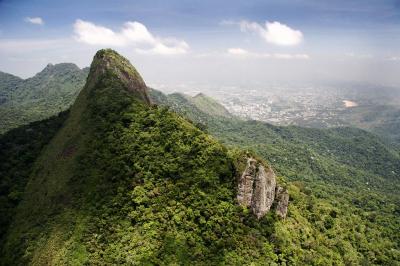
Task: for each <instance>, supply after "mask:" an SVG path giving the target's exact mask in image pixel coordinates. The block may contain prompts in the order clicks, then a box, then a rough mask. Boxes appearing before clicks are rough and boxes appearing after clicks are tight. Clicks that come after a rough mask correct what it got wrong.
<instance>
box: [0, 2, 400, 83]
mask: <svg viewBox="0 0 400 266" xmlns="http://www.w3.org/2000/svg"><path fill="white" fill-rule="evenodd" d="M104 47H111V48H114V49H116V50H118V51H119V52H121V53H122V54H123V55H125V56H126V57H128V58H129V59H130V60H131V61H132V63H133V64H134V65H135V66H136V67H137V68H138V69H139V71H140V72H141V73H142V75H143V76H144V78H145V79H146V80H147V83H150V84H154V85H155V86H157V85H160V86H161V85H165V84H166V85H167V86H175V85H179V84H206V83H211V84H221V85H232V84H237V83H249V82H252V83H261V84H262V83H268V82H304V83H306V82H310V81H312V80H315V79H319V80H343V81H357V82H370V83H378V84H381V83H384V84H388V85H396V86H397V85H399V84H400V78H398V77H397V76H400V75H397V73H399V70H400V1H394V0H375V1H372V0H362V1H361V0H357V1H351V0H347V1H345V0H338V1H322V0H291V1H288V0H276V1H259V0H247V1H216V0H214V1H209V0H203V1H177V0H174V1H149V0H148V1H126V0H125V1H83V0H81V1H71V0H70V1H64V0H61V1H48V0H46V1H45V0H36V1H34V0H33V1H32V0H31V1H23V0H14V1H8V0H0V70H1V71H4V72H9V73H13V74H16V75H19V76H22V77H29V76H32V75H33V74H35V73H36V72H38V71H40V70H41V69H42V68H43V67H44V66H45V65H46V64H47V63H59V62H74V63H76V64H78V65H79V66H80V67H84V66H87V65H89V64H90V61H91V58H92V57H93V54H94V53H95V51H96V50H97V49H100V48H104Z"/></svg>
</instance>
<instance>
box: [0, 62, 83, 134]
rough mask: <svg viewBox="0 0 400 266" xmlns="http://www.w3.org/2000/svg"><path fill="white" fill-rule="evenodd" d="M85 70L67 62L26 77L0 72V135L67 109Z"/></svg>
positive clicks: (78, 87)
mask: <svg viewBox="0 0 400 266" xmlns="http://www.w3.org/2000/svg"><path fill="white" fill-rule="evenodd" d="M87 73H88V69H80V68H78V67H77V66H76V65H74V64H70V63H61V64H56V65H52V64H49V65H47V66H46V68H44V69H43V70H42V71H41V72H39V73H38V74H36V75H35V76H34V77H32V78H28V79H25V80H23V79H20V78H18V77H15V76H12V75H10V74H6V73H2V72H0V117H1V119H0V134H1V133H4V132H6V131H7V130H9V129H11V128H15V127H17V126H20V125H24V124H28V123H30V122H33V121H37V120H42V119H45V118H48V117H50V116H53V115H56V114H58V113H59V112H60V111H64V110H66V109H67V108H69V106H70V105H71V104H72V103H73V101H74V100H75V98H76V96H77V95H78V93H79V91H80V90H81V88H82V87H83V85H84V84H85V81H86V77H87Z"/></svg>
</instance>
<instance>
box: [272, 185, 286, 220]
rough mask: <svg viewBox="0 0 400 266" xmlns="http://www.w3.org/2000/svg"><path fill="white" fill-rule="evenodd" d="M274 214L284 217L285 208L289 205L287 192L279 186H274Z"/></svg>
mask: <svg viewBox="0 0 400 266" xmlns="http://www.w3.org/2000/svg"><path fill="white" fill-rule="evenodd" d="M275 194H276V199H275V200H276V201H277V205H276V210H275V211H276V214H277V215H278V216H279V217H281V218H283V219H284V218H286V215H287V209H288V205H289V192H288V191H287V190H286V189H285V188H283V187H280V186H277V187H276V193H275Z"/></svg>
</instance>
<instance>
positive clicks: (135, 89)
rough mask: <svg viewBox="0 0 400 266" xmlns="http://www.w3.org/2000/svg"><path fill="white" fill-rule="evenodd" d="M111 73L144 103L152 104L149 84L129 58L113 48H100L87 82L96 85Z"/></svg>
mask: <svg viewBox="0 0 400 266" xmlns="http://www.w3.org/2000/svg"><path fill="white" fill-rule="evenodd" d="M110 74H111V75H114V76H115V78H116V79H117V80H118V82H121V83H122V85H123V86H122V87H123V88H124V89H125V90H127V91H129V92H130V93H132V94H134V95H135V96H136V97H137V98H138V99H139V100H141V101H143V102H144V103H146V104H150V99H149V96H148V93H147V91H148V89H147V86H146V84H145V82H144V81H143V79H142V77H141V76H140V74H139V72H138V71H137V70H136V69H135V68H134V67H133V66H132V65H131V63H130V62H129V61H128V59H126V58H125V57H123V56H121V55H120V54H118V53H117V52H115V51H114V50H111V49H102V50H99V51H98V52H97V53H96V55H95V56H94V58H93V62H92V64H91V66H90V73H89V76H88V80H87V84H88V85H89V86H90V85H95V84H96V83H97V82H98V81H99V79H101V78H102V77H104V76H106V75H110Z"/></svg>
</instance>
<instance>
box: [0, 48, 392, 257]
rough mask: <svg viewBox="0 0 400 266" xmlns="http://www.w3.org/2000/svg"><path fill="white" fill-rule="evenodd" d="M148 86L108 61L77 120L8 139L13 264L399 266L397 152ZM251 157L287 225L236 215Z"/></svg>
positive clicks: (372, 141)
mask: <svg viewBox="0 0 400 266" xmlns="http://www.w3.org/2000/svg"><path fill="white" fill-rule="evenodd" d="M106 62H107V64H105V63H106ZM104 66H107V67H104ZM126 77H128V78H126ZM10 78H11V79H12V77H10ZM130 80H135V82H134V84H136V86H134V87H130V85H129V84H131V83H130V82H129V81H130ZM128 83H129V84H128ZM142 85H143V84H142V81H141V78H140V75H139V74H138V73H137V71H136V70H135V69H134V68H133V67H132V66H131V65H130V64H129V62H128V61H127V60H126V59H124V58H123V57H121V56H119V55H118V54H116V53H115V52H113V51H111V50H101V51H99V52H98V53H97V54H96V56H95V58H94V61H93V63H92V67H91V70H90V74H89V78H88V80H87V83H86V85H85V88H84V89H83V90H82V91H81V92H80V94H79V96H78V97H77V100H76V101H75V103H74V105H73V106H72V108H71V109H70V111H69V112H66V113H62V114H60V115H59V116H56V117H52V118H50V119H48V120H44V121H40V122H36V123H34V124H30V125H28V126H25V127H21V128H18V129H15V130H12V131H10V132H9V133H7V134H5V135H2V136H1V137H0V144H1V147H2V151H1V153H0V156H1V157H0V158H1V159H2V160H1V161H0V169H1V173H2V175H1V177H0V178H1V183H0V184H1V190H0V192H1V195H0V199H1V203H2V208H1V209H0V211H1V213H0V215H1V217H2V220H1V223H2V225H4V227H2V231H1V234H2V239H1V245H0V250H1V253H0V255H1V257H0V258H1V259H0V264H4V265H12V264H36V265H45V264H50V265H63V264H67V265H68V264H75V265H85V264H89V265H91V264H134V265H153V264H154V265H171V264H175V265H188V264H196V265H246V264H254V265H382V264H385V265H396V263H398V261H399V260H400V247H399V243H400V236H399V231H400V230H399V226H400V218H399V216H400V209H399V206H400V200H399V195H398V193H397V191H398V189H399V182H398V181H399V180H398V179H399V178H398V176H399V173H400V165H399V162H400V157H399V151H398V150H397V149H396V148H393V147H390V146H388V145H387V144H386V143H384V142H382V141H381V140H380V139H379V138H378V137H376V136H375V135H372V134H370V133H367V132H365V131H362V130H358V129H352V128H339V129H329V130H320V129H305V128H300V127H276V126H272V125H269V124H266V123H261V122H256V121H243V120H240V119H237V118H235V117H233V116H231V115H229V114H227V113H226V110H225V109H224V108H223V107H222V106H219V105H218V103H217V102H215V101H214V100H212V99H210V98H209V97H207V96H205V95H198V96H196V97H195V98H192V97H189V96H186V95H182V94H172V95H164V94H162V93H160V92H158V91H155V90H150V91H148V90H143V87H141V86H142ZM132 89H133V91H132ZM144 91H145V93H147V92H149V93H150V96H151V99H152V101H153V102H154V103H157V104H156V105H149V104H148V103H147V102H146V101H145V100H144V99H146V98H147V96H145V95H143V93H144ZM21 154H24V156H21ZM248 154H252V156H254V157H257V158H260V160H262V161H263V162H264V163H265V164H267V163H269V164H270V165H271V166H272V167H273V168H274V169H275V171H276V172H277V174H278V181H279V182H280V183H281V184H282V185H283V186H285V187H286V188H287V189H288V190H289V194H290V203H289V211H288V216H287V217H286V219H279V218H278V217H276V216H275V213H273V212H270V213H268V214H267V215H266V216H265V217H263V218H262V219H260V220H257V219H256V218H255V217H254V215H252V213H251V212H250V211H249V210H248V209H246V208H243V207H240V206H239V205H238V204H237V201H236V190H237V184H236V180H237V176H238V175H239V174H240V173H241V170H242V169H243V158H245V157H246V156H247V155H248ZM17 205H18V207H17V208H16V209H15V206H17ZM3 206H4V207H3ZM3 214H7V215H3ZM3 217H4V218H3ZM3 228H4V229H3Z"/></svg>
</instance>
